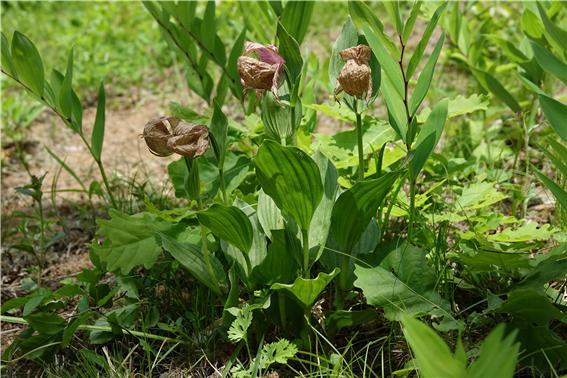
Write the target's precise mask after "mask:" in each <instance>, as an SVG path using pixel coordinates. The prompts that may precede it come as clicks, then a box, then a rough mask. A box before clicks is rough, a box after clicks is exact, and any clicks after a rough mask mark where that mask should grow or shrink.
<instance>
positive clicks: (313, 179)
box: [255, 140, 323, 230]
mask: <svg viewBox="0 0 567 378" xmlns="http://www.w3.org/2000/svg"><path fill="white" fill-rule="evenodd" d="M255 164H256V175H257V177H258V181H259V182H260V186H261V187H262V189H263V190H264V192H265V193H266V194H267V195H269V196H270V197H272V199H273V200H274V202H275V203H276V205H277V206H278V207H279V208H280V209H281V210H283V211H285V212H287V213H289V214H290V215H291V216H292V217H293V218H294V220H295V221H296V222H297V223H298V224H299V225H300V226H301V228H302V229H304V230H308V229H309V225H310V223H311V219H312V218H313V213H314V212H315V209H316V208H317V205H319V202H320V201H321V198H322V197H323V184H322V183H321V175H320V172H319V168H318V167H317V164H315V162H314V161H313V160H312V159H311V158H310V157H309V156H308V155H307V154H306V153H305V152H303V151H301V150H300V149H298V148H295V147H283V146H281V145H280V144H278V143H277V142H274V141H271V140H265V141H264V143H263V144H262V146H261V147H260V149H259V150H258V154H257V156H256V159H255Z"/></svg>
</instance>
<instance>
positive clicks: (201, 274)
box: [158, 233, 226, 294]
mask: <svg viewBox="0 0 567 378" xmlns="http://www.w3.org/2000/svg"><path fill="white" fill-rule="evenodd" d="M158 235H159V238H160V239H161V244H162V246H163V249H165V250H166V251H167V252H169V254H170V255H171V256H173V258H174V259H175V260H177V261H178V262H179V263H180V264H181V265H183V267H184V268H185V269H187V270H188V271H189V273H191V275H192V276H193V277H195V278H196V279H197V280H199V282H201V283H202V284H203V285H205V286H207V287H208V288H209V289H211V290H213V291H214V292H215V293H217V294H220V293H221V292H220V285H225V284H226V275H225V273H224V270H223V267H222V264H221V262H220V261H219V260H218V259H217V258H216V257H215V256H214V255H211V256H209V261H210V263H211V266H212V268H213V274H214V275H215V276H214V277H211V276H210V274H209V270H208V268H207V264H206V262H205V259H204V257H203V252H202V251H201V247H200V246H199V245H196V244H193V243H189V242H182V241H179V240H177V239H175V238H172V237H170V236H168V235H166V234H164V233H158ZM219 284H220V285H219Z"/></svg>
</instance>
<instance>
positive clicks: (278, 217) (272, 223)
mask: <svg viewBox="0 0 567 378" xmlns="http://www.w3.org/2000/svg"><path fill="white" fill-rule="evenodd" d="M257 213H258V221H259V222H260V224H261V225H262V229H263V230H264V233H265V234H266V236H268V238H270V239H272V230H283V229H284V228H285V225H284V219H283V216H282V212H281V210H280V209H278V206H277V205H276V203H275V202H274V200H273V199H271V198H270V196H268V195H267V194H266V193H264V191H263V190H262V189H260V193H259V194H258V208H257Z"/></svg>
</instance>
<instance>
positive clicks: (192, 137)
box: [167, 122, 209, 158]
mask: <svg viewBox="0 0 567 378" xmlns="http://www.w3.org/2000/svg"><path fill="white" fill-rule="evenodd" d="M167 146H168V147H169V148H171V149H172V150H173V152H175V153H177V154H179V155H181V156H185V157H190V158H196V157H198V156H201V155H203V154H204V153H205V152H206V151H207V149H208V148H209V129H208V128H207V126H204V125H190V124H188V123H183V122H182V123H180V124H178V125H177V126H176V127H175V128H174V129H173V135H172V136H171V137H170V138H169V139H168V141H167Z"/></svg>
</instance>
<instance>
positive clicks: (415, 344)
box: [401, 316, 466, 378]
mask: <svg viewBox="0 0 567 378" xmlns="http://www.w3.org/2000/svg"><path fill="white" fill-rule="evenodd" d="M401 322H402V324H403V326H404V328H403V331H404V336H405V337H406V340H407V341H408V344H409V345H410V346H411V349H412V351H413V353H414V354H415V359H416V360H417V366H418V367H419V370H420V372H421V375H422V376H423V377H424V378H436V377H443V378H462V377H465V376H466V365H465V364H463V363H462V362H461V361H459V360H458V359H457V358H456V357H455V356H454V355H453V353H451V350H450V349H449V346H448V345H447V344H446V343H445V341H443V339H442V338H441V337H440V336H439V335H437V334H436V333H435V331H433V330H432V329H431V328H429V327H428V326H427V325H425V324H423V323H422V322H420V321H419V320H416V319H413V318H411V317H409V316H403V317H402V318H401Z"/></svg>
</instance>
